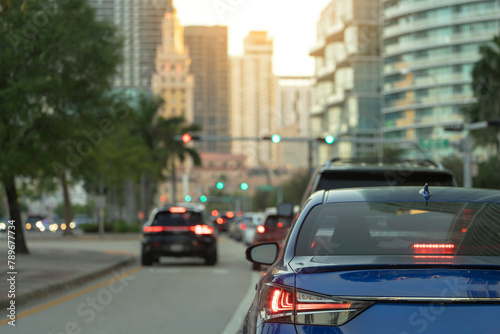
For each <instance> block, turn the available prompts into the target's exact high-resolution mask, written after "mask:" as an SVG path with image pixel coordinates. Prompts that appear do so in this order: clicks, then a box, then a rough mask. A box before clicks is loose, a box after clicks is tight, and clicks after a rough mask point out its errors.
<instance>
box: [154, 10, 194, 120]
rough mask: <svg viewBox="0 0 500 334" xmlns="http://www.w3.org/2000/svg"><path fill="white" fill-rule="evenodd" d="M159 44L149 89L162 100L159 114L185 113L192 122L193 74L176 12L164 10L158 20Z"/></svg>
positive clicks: (165, 115) (181, 114)
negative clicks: (163, 13) (159, 29)
mask: <svg viewBox="0 0 500 334" xmlns="http://www.w3.org/2000/svg"><path fill="white" fill-rule="evenodd" d="M161 32H162V38H161V44H159V45H158V48H157V52H156V58H155V67H156V71H155V73H154V74H153V82H152V90H153V93H154V94H156V95H159V96H161V97H162V98H163V100H164V105H163V106H162V107H161V110H160V111H159V114H160V115H161V116H163V117H165V118H169V117H173V116H184V118H185V119H186V120H187V122H188V123H192V122H193V119H194V118H193V75H192V74H191V73H190V70H189V68H190V64H191V59H190V58H189V55H188V53H187V50H186V49H185V48H184V39H183V33H184V27H182V26H181V25H180V22H179V20H178V18H177V13H176V11H175V9H174V8H173V9H172V11H170V12H166V13H165V15H164V18H163V19H162V22H161Z"/></svg>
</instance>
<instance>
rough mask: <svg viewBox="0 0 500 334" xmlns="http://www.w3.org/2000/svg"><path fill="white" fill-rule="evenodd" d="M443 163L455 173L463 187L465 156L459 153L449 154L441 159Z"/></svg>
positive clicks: (460, 185) (459, 184)
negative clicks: (462, 156) (460, 155)
mask: <svg viewBox="0 0 500 334" xmlns="http://www.w3.org/2000/svg"><path fill="white" fill-rule="evenodd" d="M441 164H442V165H443V167H444V168H446V169H448V170H449V171H451V172H452V173H453V175H454V176H455V179H456V180H457V183H458V186H459V187H463V184H464V162H463V158H461V157H459V156H458V155H449V156H446V157H444V158H443V159H441Z"/></svg>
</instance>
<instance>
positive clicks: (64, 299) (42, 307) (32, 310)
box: [0, 266, 142, 326]
mask: <svg viewBox="0 0 500 334" xmlns="http://www.w3.org/2000/svg"><path fill="white" fill-rule="evenodd" d="M140 269H142V266H137V267H135V268H132V269H130V270H129V271H127V272H125V273H124V274H123V275H120V276H117V277H113V278H110V279H109V280H107V281H105V282H102V283H99V284H96V285H94V286H91V287H88V288H86V289H84V290H82V291H78V292H75V293H73V294H71V295H69V296H66V297H62V298H59V299H56V300H54V301H51V302H50V303H47V304H44V305H40V306H38V307H35V308H33V309H31V310H28V311H26V312H23V313H21V314H18V315H16V320H18V319H21V318H24V317H27V316H29V315H31V314H33V313H37V312H40V311H43V310H45V309H48V308H50V307H52V306H56V305H59V304H61V303H64V302H66V301H68V300H71V299H73V298H76V297H80V296H81V295H84V294H86V293H89V292H91V291H94V290H97V289H99V288H102V287H103V286H105V285H108V284H111V283H113V282H115V281H117V280H119V279H120V278H123V277H125V276H129V275H132V274H133V273H135V272H136V271H138V270H140ZM9 321H11V320H10V319H9V318H7V319H4V320H1V321H0V326H2V325H5V324H6V323H8V322H9Z"/></svg>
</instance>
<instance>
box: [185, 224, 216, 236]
mask: <svg viewBox="0 0 500 334" xmlns="http://www.w3.org/2000/svg"><path fill="white" fill-rule="evenodd" d="M189 229H190V230H191V231H193V232H194V233H195V234H197V235H208V234H212V233H214V228H213V227H211V226H208V225H195V226H190V228H189Z"/></svg>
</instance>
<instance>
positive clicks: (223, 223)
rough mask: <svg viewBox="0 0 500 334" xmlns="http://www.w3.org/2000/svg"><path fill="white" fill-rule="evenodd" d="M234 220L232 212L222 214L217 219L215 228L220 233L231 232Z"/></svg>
mask: <svg viewBox="0 0 500 334" xmlns="http://www.w3.org/2000/svg"><path fill="white" fill-rule="evenodd" d="M233 219H234V213H233V212H232V211H226V212H222V213H221V214H220V215H219V216H217V217H216V218H215V226H217V229H218V230H219V231H220V232H227V231H228V230H229V225H230V223H231V221H232V220H233Z"/></svg>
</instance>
